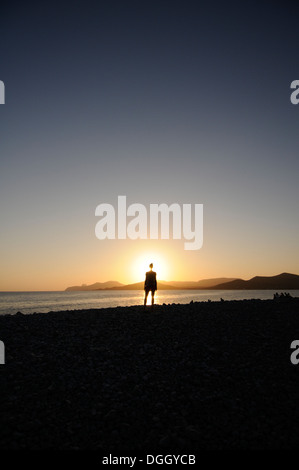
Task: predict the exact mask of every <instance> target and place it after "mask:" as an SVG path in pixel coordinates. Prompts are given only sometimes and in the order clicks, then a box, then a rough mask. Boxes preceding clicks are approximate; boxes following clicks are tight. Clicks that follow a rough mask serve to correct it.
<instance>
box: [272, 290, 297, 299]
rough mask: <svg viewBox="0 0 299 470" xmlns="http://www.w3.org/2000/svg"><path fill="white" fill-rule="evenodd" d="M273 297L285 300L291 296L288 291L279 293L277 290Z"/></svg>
mask: <svg viewBox="0 0 299 470" xmlns="http://www.w3.org/2000/svg"><path fill="white" fill-rule="evenodd" d="M273 299H274V300H286V299H292V296H291V294H290V293H289V292H285V293H283V292H281V293H280V294H279V293H278V292H276V293H275V294H274V295H273Z"/></svg>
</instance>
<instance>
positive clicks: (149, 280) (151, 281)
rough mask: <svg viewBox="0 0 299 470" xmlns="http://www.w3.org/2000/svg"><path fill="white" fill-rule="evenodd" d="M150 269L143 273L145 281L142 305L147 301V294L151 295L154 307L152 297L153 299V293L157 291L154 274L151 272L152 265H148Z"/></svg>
mask: <svg viewBox="0 0 299 470" xmlns="http://www.w3.org/2000/svg"><path fill="white" fill-rule="evenodd" d="M149 267H150V268H151V270H150V271H148V272H147V273H145V281H144V290H145V296H144V305H146V301H147V296H148V294H149V292H151V293H152V305H154V297H155V291H156V290H157V279H156V273H155V271H153V263H151V264H150V265H149Z"/></svg>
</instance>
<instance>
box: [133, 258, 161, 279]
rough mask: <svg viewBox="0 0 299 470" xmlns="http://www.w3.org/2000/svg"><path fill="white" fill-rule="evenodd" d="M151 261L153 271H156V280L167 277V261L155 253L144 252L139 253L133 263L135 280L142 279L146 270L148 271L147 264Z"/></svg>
mask: <svg viewBox="0 0 299 470" xmlns="http://www.w3.org/2000/svg"><path fill="white" fill-rule="evenodd" d="M150 263H153V265H154V267H153V271H156V273H157V279H158V280H165V279H168V267H167V262H166V261H165V259H164V258H163V256H161V255H160V254H157V253H151V252H148V253H144V254H143V255H140V256H139V257H138V258H137V259H136V260H135V262H134V263H133V266H132V268H133V275H134V278H135V279H136V280H139V281H143V280H144V277H145V273H146V271H149V269H150V268H149V265H150Z"/></svg>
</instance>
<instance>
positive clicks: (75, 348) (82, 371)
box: [0, 299, 299, 452]
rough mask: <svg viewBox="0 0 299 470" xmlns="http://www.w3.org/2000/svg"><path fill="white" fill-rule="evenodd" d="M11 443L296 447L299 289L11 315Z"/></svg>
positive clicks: (7, 375) (6, 391) (4, 371)
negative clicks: (280, 296) (265, 296)
mask: <svg viewBox="0 0 299 470" xmlns="http://www.w3.org/2000/svg"><path fill="white" fill-rule="evenodd" d="M0 339H1V340H2V341H3V342H4V343H5V347H6V364H5V365H1V366H0V385H1V404H0V408H1V428H0V447H1V449H49V448H50V449H108V450H109V451H110V452H111V451H113V450H115V451H117V450H125V449H128V450H132V449H135V450H138V451H143V450H148V449H151V450H152V451H153V450H159V451H160V452H161V451H163V452H164V451H165V452H166V451H169V450H176V451H181V450H184V451H186V450H189V451H196V450H200V449H294V448H296V447H297V446H298V445H299V407H298V397H299V365H298V366H296V365H293V364H292V363H291V361H290V355H291V353H292V350H291V349H290V345H291V342H292V341H293V340H296V339H299V300H298V299H291V300H290V301H288V302H275V301H271V300H269V301H258V300H251V301H235V302H208V303H205V302H201V303H193V304H191V305H171V306H155V307H154V308H153V309H152V308H151V307H147V308H146V310H144V309H143V307H140V306H136V307H119V308H116V309H99V310H89V311H67V312H50V313H47V314H33V315H21V314H17V315H13V316H10V315H6V316H2V317H0Z"/></svg>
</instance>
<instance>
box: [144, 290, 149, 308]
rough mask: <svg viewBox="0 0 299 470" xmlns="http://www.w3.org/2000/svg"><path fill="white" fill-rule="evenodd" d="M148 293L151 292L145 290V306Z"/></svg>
mask: <svg viewBox="0 0 299 470" xmlns="http://www.w3.org/2000/svg"><path fill="white" fill-rule="evenodd" d="M148 293H149V290H146V291H144V306H146V301H147V296H148Z"/></svg>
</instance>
